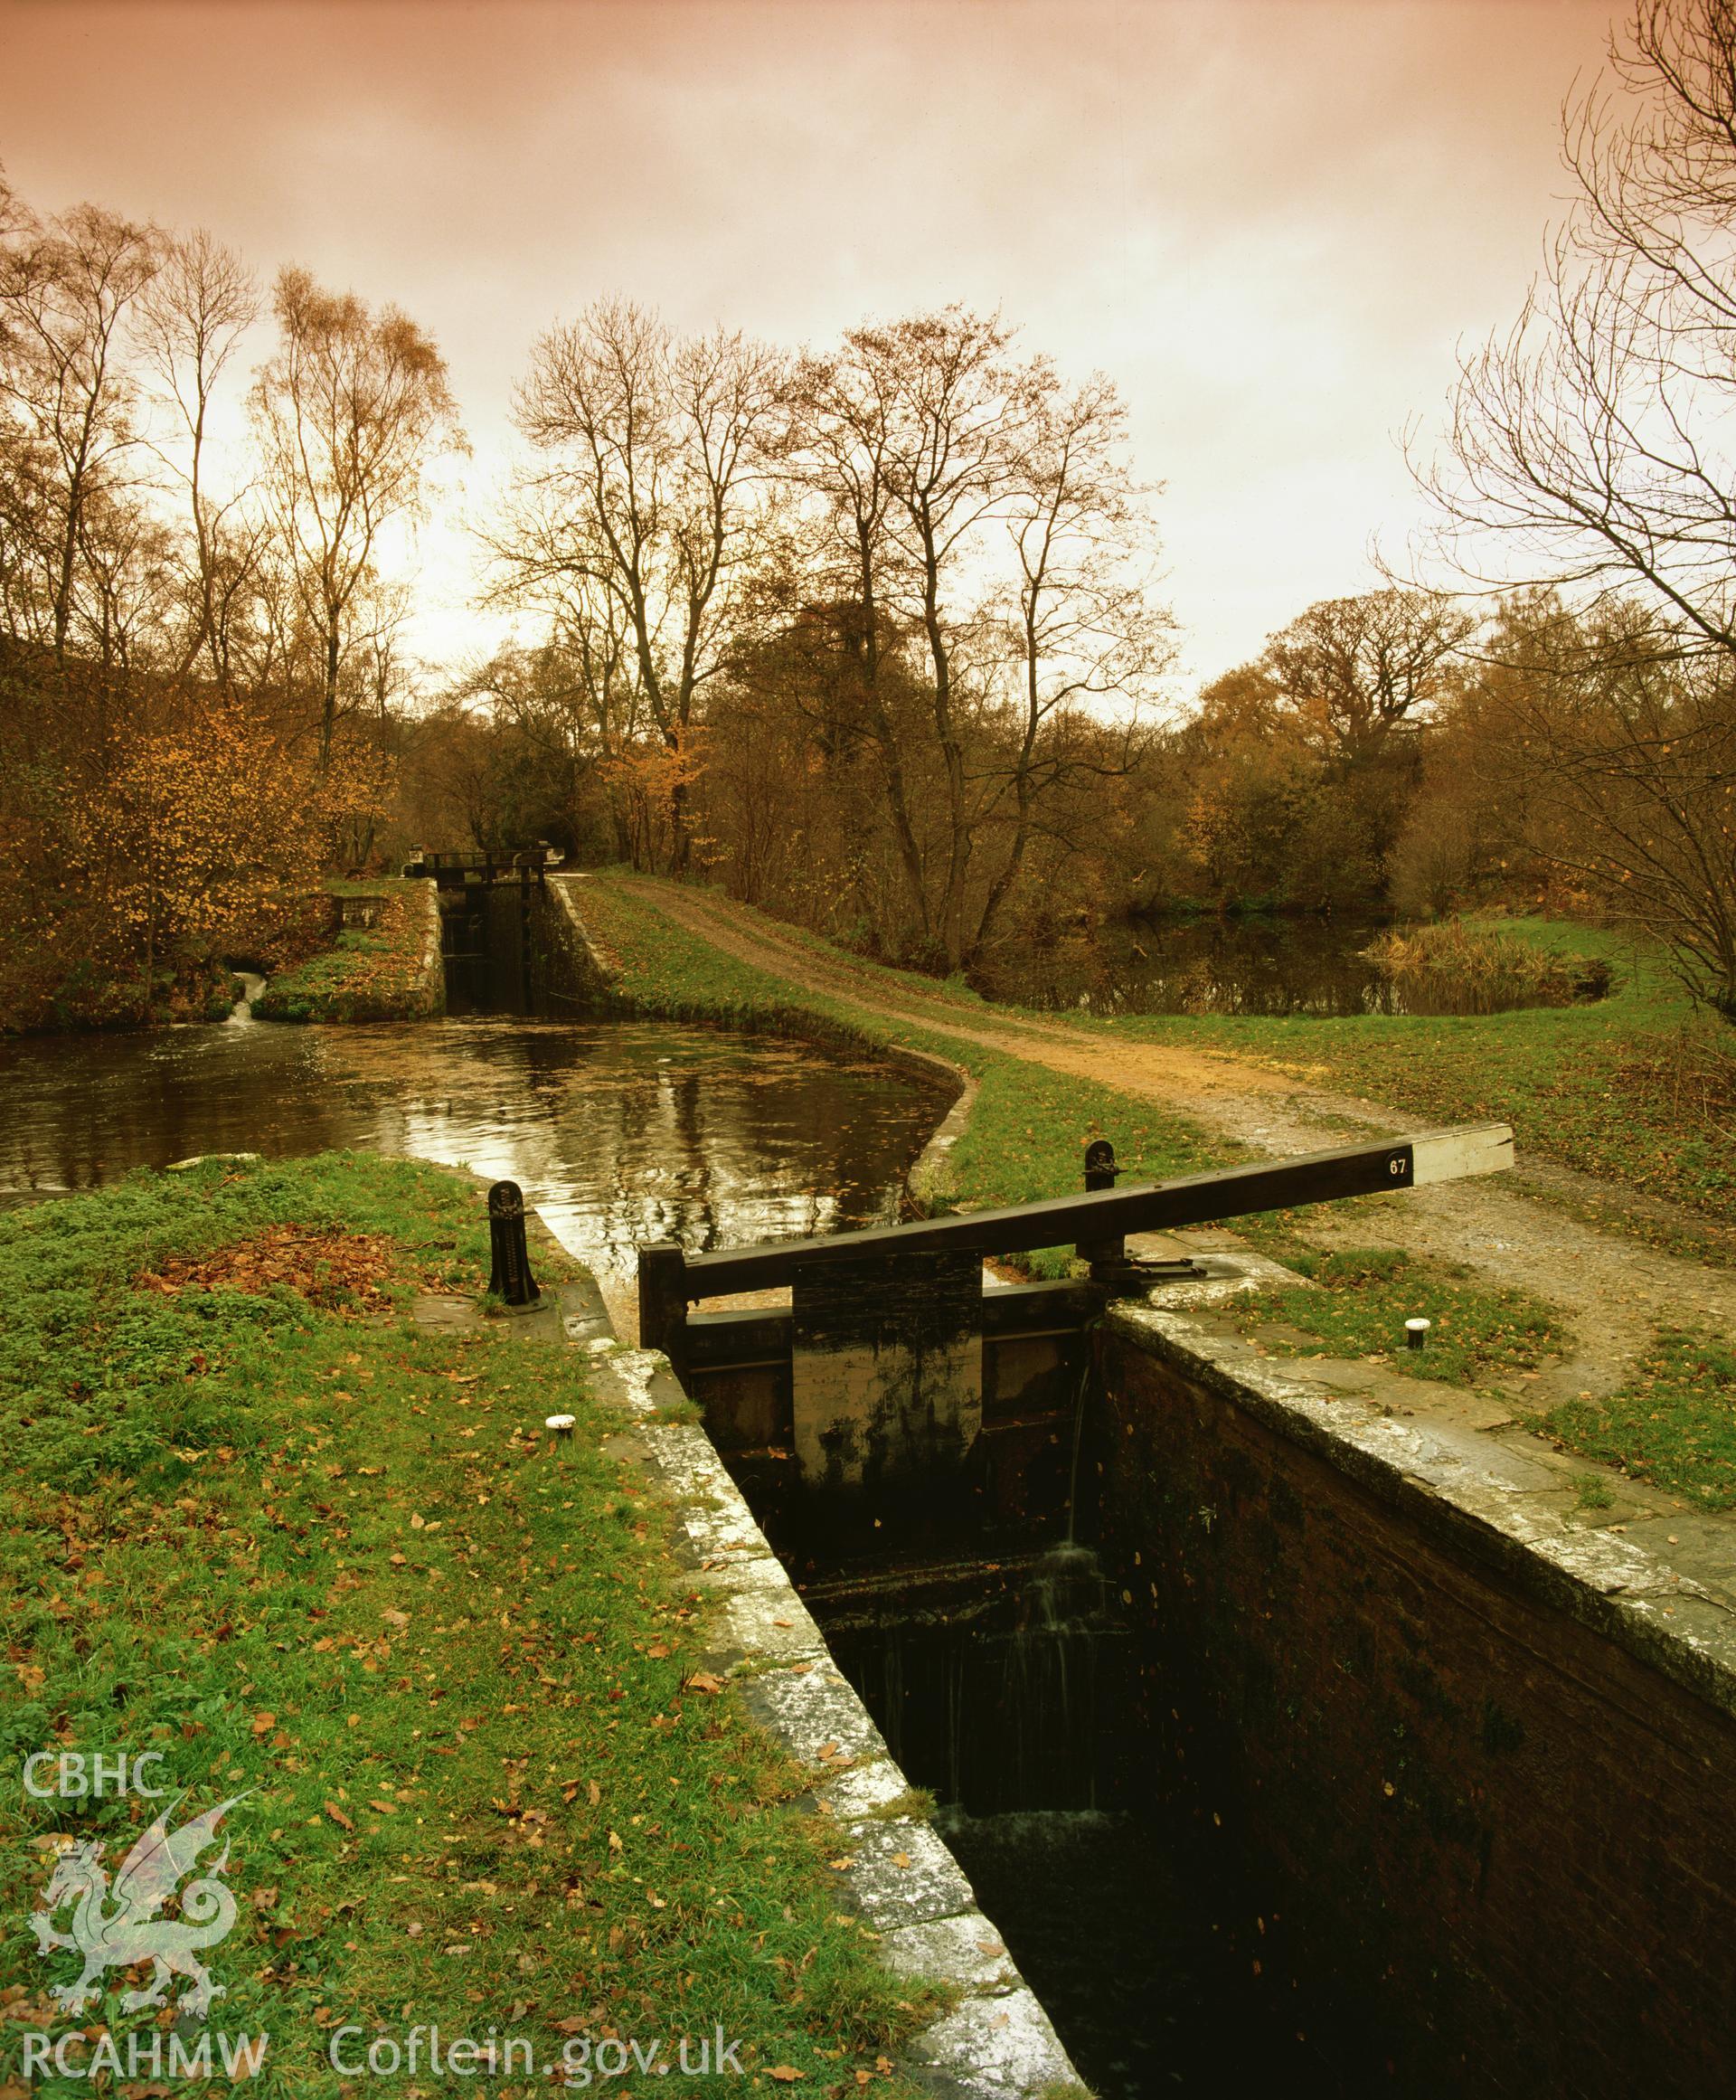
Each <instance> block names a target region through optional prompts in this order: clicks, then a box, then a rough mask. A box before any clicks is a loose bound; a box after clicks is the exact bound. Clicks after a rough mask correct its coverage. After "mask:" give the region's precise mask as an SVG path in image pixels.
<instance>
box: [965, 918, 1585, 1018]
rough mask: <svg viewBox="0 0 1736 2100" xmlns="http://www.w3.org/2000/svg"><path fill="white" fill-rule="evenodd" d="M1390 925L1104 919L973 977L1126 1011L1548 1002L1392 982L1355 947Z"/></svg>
mask: <svg viewBox="0 0 1736 2100" xmlns="http://www.w3.org/2000/svg"><path fill="white" fill-rule="evenodd" d="M1388 931H1390V922H1388V921H1385V920H1375V919H1362V918H1320V917H1317V916H1313V915H1308V914H1299V915H1297V916H1296V917H1285V918H1279V917H1277V916H1270V915H1258V914H1250V915H1248V916H1245V917H1241V918H1226V919H1179V918H1178V919H1141V920H1122V921H1110V922H1105V923H1104V924H1102V925H1100V926H1098V927H1095V928H1091V929H1089V930H1085V929H1081V931H1080V932H1079V933H1078V934H1076V935H1071V936H1063V937H1062V938H1061V939H1060V940H1057V941H1054V942H1052V944H1050V945H1049V946H1047V947H1044V948H1042V949H1025V950H1023V951H1017V952H1013V953H1007V954H1004V955H1000V956H997V957H995V959H994V960H993V961H992V962H989V963H987V964H985V965H984V966H983V968H982V970H980V971H978V972H977V973H976V974H975V975H974V976H973V979H972V981H973V983H974V984H975V985H976V987H977V989H978V990H979V991H981V992H983V993H985V994H986V996H987V997H989V998H998V999H1009V1000H1013V1001H1015V1002H1016V1003H1017V1004H1019V1005H1021V1006H1027V1007H1051V1008H1060V1007H1089V1008H1090V1009H1091V1010H1092V1011H1094V1012H1099V1013H1128V1014H1250V1015H1286V1014H1295V1015H1313V1016H1315V1017H1332V1016H1336V1015H1345V1014H1417V1015H1425V1014H1465V1013H1495V1012H1505V1011H1507V1010H1509V1009H1510V1008H1513V1007H1524V1006H1534V1005H1542V1004H1546V1003H1549V1002H1548V1001H1547V1000H1546V999H1544V998H1543V997H1541V996H1533V995H1529V994H1527V993H1525V992H1524V991H1523V990H1521V989H1518V988H1516V987H1515V988H1513V989H1511V990H1510V991H1509V992H1506V993H1505V994H1503V995H1501V996H1497V997H1495V998H1490V997H1489V988H1488V987H1486V986H1484V985H1469V984H1467V983H1465V982H1462V981H1459V980H1457V979H1452V978H1450V977H1446V976H1442V975H1439V974H1436V975H1434V976H1432V977H1431V978H1429V979H1423V980H1418V979H1411V980H1408V981H1406V982H1404V983H1402V984H1401V983H1395V982H1394V980H1393V979H1392V978H1391V977H1389V976H1388V975H1387V974H1386V973H1385V972H1384V971H1382V970H1381V969H1380V968H1379V967H1378V966H1377V965H1376V964H1375V963H1373V962H1372V961H1370V960H1368V958H1367V957H1366V956H1365V955H1364V954H1363V952H1362V951H1363V950H1364V949H1365V948H1367V947H1368V945H1369V943H1370V942H1371V941H1373V940H1374V939H1376V938H1377V936H1378V935H1380V934H1381V933H1382V932H1388Z"/></svg>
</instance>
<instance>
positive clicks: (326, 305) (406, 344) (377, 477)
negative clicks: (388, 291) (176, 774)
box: [252, 270, 464, 761]
mask: <svg viewBox="0 0 1736 2100" xmlns="http://www.w3.org/2000/svg"><path fill="white" fill-rule="evenodd" d="M272 306H273V311H274V313H275V315H276V317H277V323H278V349H277V351H276V353H275V355H273V356H272V357H271V358H270V359H269V362H268V363H267V364H265V365H264V366H263V368H262V369H261V370H260V372H259V377H258V379H257V381H256V382H255V384H254V389H253V397H252V398H253V411H254V422H255V428H256V430H257V432H258V436H259V445H260V449H261V452H262V454H263V459H264V473H265V486H266V489H267V492H268V499H269V503H270V505H271V508H272V514H273V520H274V524H275V526H276V530H277V534H278V538H279V540H280V542H281V544H282V546H283V548H284V549H285V552H286V554H287V557H288V564H289V568H290V572H291V574H292V576H293V579H294V582H295V585H296V590H297V597H298V600H299V602H300V608H301V611H302V614H303V617H304V618H305V620H306V621H307V626H308V628H309V629H310V630H311V633H312V636H313V638H314V639H315V643H316V648H317V650H318V655H319V729H318V736H319V752H320V757H321V760H322V761H326V760H328V759H329V758H330V755H331V749H332V740H333V736H334V733H335V729H336V725H337V722H338V719H339V715H340V714H341V712H342V711H343V702H342V695H343V692H344V662H345V653H346V649H347V648H348V647H349V644H350V642H351V639H352V631H353V621H354V616H355V615H356V613H357V612H358V610H359V609H360V608H361V607H362V605H363V603H364V602H365V601H366V599H367V596H368V593H369V592H370V591H373V590H374V589H375V588H376V587H377V585H378V584H379V582H380V580H381V560H382V553H383V551H384V543H385V540H386V536H387V534H388V533H389V531H390V530H391V528H392V526H394V525H398V524H401V523H411V524H413V523H414V522H415V521H416V520H418V519H419V518H420V516H422V515H423V512H424V509H425V506H426V497H427V486H428V478H429V470H430V468H432V465H433V463H434V461H435V459H437V458H438V457H439V455H440V454H441V453H443V452H450V451H456V450H460V449H463V446H464V436H463V432H462V430H460V428H459V425H458V410H457V406H456V404H455V402H454V401H453V399H452V395H451V392H450V390H449V388H448V383H447V370H446V361H445V359H444V358H442V356H441V355H440V354H439V350H438V349H437V348H436V347H435V345H434V343H433V341H432V339H431V338H430V337H429V336H427V335H425V334H424V333H423V332H422V330H421V329H420V328H419V327H418V326H417V325H416V324H415V323H414V322H413V321H412V320H410V318H409V317H408V316H407V315H405V314H402V313H401V312H400V311H399V310H398V309H397V307H390V306H389V307H382V308H381V309H380V310H379V311H378V312H377V313H372V312H370V311H369V309H368V307H366V306H365V305H364V304H363V301H362V300H360V299H359V298H356V297H355V296H354V293H335V292H327V291H323V290H321V289H320V288H319V287H318V286H317V285H316V283H315V282H314V280H313V279H312V278H311V277H310V276H309V275H308V273H307V271H306V270H282V271H280V272H279V273H278V282H277V289H276V292H275V295H274V298H273V301H272Z"/></svg>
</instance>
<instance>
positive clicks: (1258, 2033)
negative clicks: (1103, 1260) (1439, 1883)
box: [726, 1338, 1386, 2100]
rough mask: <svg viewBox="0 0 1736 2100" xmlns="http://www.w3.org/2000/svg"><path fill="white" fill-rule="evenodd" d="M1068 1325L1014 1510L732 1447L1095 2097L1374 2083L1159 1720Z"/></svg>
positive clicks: (1156, 1658)
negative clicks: (847, 1477) (1061, 1376)
mask: <svg viewBox="0 0 1736 2100" xmlns="http://www.w3.org/2000/svg"><path fill="white" fill-rule="evenodd" d="M1085 1342H1086V1338H1079V1342H1078V1344H1077V1345H1076V1346H1075V1348H1073V1349H1072V1350H1070V1352H1069V1356H1070V1358H1071V1361H1070V1362H1069V1364H1068V1366H1067V1369H1068V1372H1069V1374H1070V1375H1069V1376H1067V1377H1066V1379H1065V1381H1064V1386H1063V1387H1062V1391H1061V1394H1058V1395H1056V1397H1057V1398H1058V1399H1060V1400H1061V1405H1060V1406H1058V1407H1056V1408H1054V1409H1053V1410H1052V1412H1051V1413H1050V1414H1049V1415H1048V1417H1047V1420H1046V1424H1045V1425H1044V1429H1043V1434H1042V1436H1041V1438H1040V1439H1037V1440H1034V1441H1033V1442H1032V1443H1031V1445H1030V1450H1031V1457H1032V1459H1033V1461H1035V1462H1032V1463H1030V1464H1028V1465H1025V1466H1023V1467H1022V1468H1021V1474H1022V1478H1023V1480H1024V1485H1025V1488H1026V1490H1028V1491H1027V1492H1026V1493H1024V1495H1022V1496H1021V1497H1020V1498H1018V1499H1017V1507H1016V1511H1015V1513H1014V1514H1013V1515H1011V1517H1010V1518H1009V1513H1008V1505H1007V1502H1006V1499H1005V1496H1003V1497H1002V1498H1001V1499H1000V1503H999V1509H998V1514H997V1513H996V1500H995V1496H994V1494H992V1493H991V1494H987V1495H985V1494H982V1493H980V1492H970V1491H968V1490H967V1491H965V1492H961V1493H958V1494H957V1495H955V1496H954V1497H953V1498H952V1499H951V1503H950V1506H949V1507H948V1505H947V1504H945V1503H937V1502H936V1501H934V1500H933V1499H928V1500H926V1501H925V1502H924V1504H923V1505H922V1506H921V1507H920V1509H918V1508H917V1507H915V1505H914V1504H913V1503H912V1502H911V1501H910V1499H908V1498H888V1499H887V1504H886V1507H885V1508H884V1509H883V1510H882V1512H881V1514H880V1515H879V1516H878V1517H877V1518H876V1517H873V1516H870V1515H869V1514H868V1513H867V1512H866V1510H865V1508H864V1509H863V1510H858V1511H854V1512H849V1513H845V1512H842V1511H841V1510H840V1509H838V1507H837V1505H836V1504H835V1502H833V1501H832V1499H830V1498H827V1497H824V1496H812V1497H810V1496H807V1495H806V1494H804V1493H803V1491H802V1490H800V1489H799V1488H798V1487H797V1485H796V1484H795V1483H794V1482H793V1480H791V1478H790V1475H789V1473H788V1470H787V1469H784V1468H781V1467H777V1466H773V1467H771V1468H767V1466H766V1465H765V1464H764V1462H763V1460H761V1461H760V1462H759V1463H756V1462H755V1456H754V1454H750V1453H747V1452H736V1453H730V1454H726V1455H728V1456H730V1457H731V1461H732V1463H733V1465H734V1468H735V1471H736V1472H737V1477H738V1479H740V1480H741V1484H742V1485H743V1487H744V1490H746V1491H747V1492H748V1494H749V1496H750V1500H752V1501H753V1502H754V1503H755V1506H756V1509H757V1511H758V1513H759V1514H760V1517H761V1519H762V1521H763V1522H764V1523H765V1525H766V1528H767V1530H768V1532H769V1536H770V1537H771V1539H772V1542H773V1544H774V1546H776V1547H778V1550H779V1551H780V1553H781V1554H782V1555H783V1556H784V1558H785V1560H786V1562H787V1564H788V1566H789V1567H790V1569H791V1573H792V1575H794V1577H795V1579H796V1581H797V1586H798V1588H799V1589H800V1590H801V1592H802V1594H803V1597H804V1601H805V1602H806V1603H807V1605H808V1607H809V1609H810V1610H811V1611H812V1612H813V1613H814V1615H815V1617H816V1621H817V1622H819V1624H820V1626H821V1628H822V1630H823V1631H824V1632H825V1634H826V1641H827V1643H828V1645H829V1646H830V1648H831V1651H832V1653H833V1654H834V1656H835V1658H836V1659H837V1661H838V1663H839V1666H840V1667H841V1669H842V1670H844V1674H845V1675H846V1676H847V1677H848V1678H849V1679H850V1681H851V1682H852V1684H853V1685H854V1687H855V1689H856V1690H857V1691H858V1693H859V1694H860V1695H861V1697H862V1698H863V1703H864V1704H865V1705H866V1706H867V1707H868V1709H869V1711H870V1713H871V1714H872V1715H873V1718H874V1720H875V1722H876V1724H877V1725H878V1726H879V1727H880V1729H881V1732H882V1735H883V1736H885V1738H886V1740H887V1744H888V1746H889V1748H890V1749H891V1750H892V1754H893V1755H894V1756H895V1757H896V1758H897V1759H898V1760H899V1762H900V1764H901V1765H902V1767H903V1769H904V1772H905V1774H907V1776H908V1777H909V1779H910V1782H911V1783H912V1784H913V1785H916V1786H919V1787H921V1788H925V1789H927V1790H928V1791H929V1793H932V1795H933V1796H934V1798H935V1801H936V1803H937V1811H936V1826H937V1828H938V1829H939V1831H940V1833H941V1835H942V1836H943V1837H944V1838H945V1839H946V1840H947V1842H948V1845H949V1846H950V1848H951V1849H952V1850H953V1852H954V1854H955V1856H956V1857H957V1858H958V1861H959V1863H960V1865H961V1866H962V1867H963V1868H964V1870H965V1872H966V1874H967V1877H968V1878H969V1879H970V1881H971V1883H972V1885H973V1887H975V1889H976V1891H977V1898H978V1901H979V1903H980V1905H981V1906H982V1909H983V1910H984V1912H985V1913H986V1916H988V1917H989V1918H991V1919H992V1920H993V1921H994V1923H995V1927H996V1929H997V1930H998V1931H999V1932H1000V1933H1001V1934H1003V1935H1004V1936H1005V1942H1006V1944H1007V1946H1008V1949H1009V1951H1010V1953H1012V1956H1013V1958H1014V1961H1015V1962H1016V1963H1018V1965H1019V1967H1020V1969H1021V1971H1022V1972H1024V1976H1025V1978H1026V1981H1027V1982H1029V1983H1030V1984H1031V1985H1032V1987H1033V1990H1034V1991H1036V1992H1037V1994H1038V1996H1039V1997H1040V1998H1041V1999H1042V2001H1043V2004H1044V2006H1045V2007H1046V2009H1047V2010H1048V2011H1049V2014H1050V2016H1051V2018H1052V2020H1053V2021H1054V2023H1055V2026H1056V2029H1057V2031H1058V2032H1059V2033H1060V2035H1061V2039H1062V2041H1063V2042H1064V2043H1065V2044H1066V2046H1067V2048H1068V2049H1069V2051H1070V2053H1071V2056H1072V2057H1073V2059H1074V2062H1075V2063H1076V2065H1077V2066H1078V2067H1079V2069H1080V2073H1081V2074H1082V2075H1083V2076H1084V2077H1085V2078H1086V2079H1087V2080H1088V2082H1089V2083H1090V2086H1091V2087H1092V2088H1093V2090H1094V2091H1095V2092H1096V2093H1097V2094H1099V2095H1101V2100H1143V2096H1146V2095H1156V2094H1171V2093H1175V2092H1178V2091H1179V2092H1196V2093H1202V2094H1207V2093H1209V2094H1212V2095H1218V2096H1220V2100H1222V2096H1227V2095H1240V2094H1241V2093H1244V2092H1245V2093H1253V2092H1255V2091H1260V2092H1264V2091H1267V2090H1269V2089H1270V2088H1271V2087H1272V2086H1274V2084H1275V2083H1276V2082H1278V2081H1280V2080H1281V2081H1283V2083H1284V2085H1285V2086H1286V2087H1287V2088H1288V2089H1290V2090H1305V2091H1307V2092H1308V2093H1310V2094H1316V2093H1317V2094H1322V2095H1335V2094H1336V2095H1352V2094H1360V2093H1362V2092H1363V2091H1365V2090H1376V2089H1382V2088H1384V2087H1385V2086H1386V2081H1385V2079H1384V2078H1383V2077H1377V2076H1376V2075H1375V2073H1374V2071H1373V2067H1372V2066H1371V2065H1370V2064H1369V2061H1368V2058H1369V2055H1370V2051H1369V2049H1368V2048H1367V2047H1366V2045H1363V2046H1354V2045H1353V2046H1351V2047H1348V2048H1347V2046H1346V2043H1345V2040H1344V2036H1343V2034H1342V2033H1339V2032H1337V2031H1336V2029H1337V2026H1338V2024H1339V2023H1337V2022H1335V2020H1332V2019H1331V2017H1330V2015H1329V2011H1328V2009H1327V2008H1326V2007H1325V2006H1324V2005H1322V2004H1321V2003H1319V2002H1318V2001H1317V1999H1316V1998H1310V1997H1308V1996H1307V1993H1305V1991H1303V1990H1302V1989H1301V1988H1300V1987H1299V1986H1298V1985H1297V1984H1295V1983H1293V1982H1292V1980H1291V1979H1290V1978H1289V1977H1288V1976H1287V1975H1284V1974H1282V1973H1281V1963H1278V1962H1277V1961H1275V1960H1274V1956H1275V1954H1276V1953H1277V1951H1278V1938H1277V1933H1276V1928H1277V1926H1278V1923H1279V1922H1280V1921H1278V1920H1275V1919H1267V1918H1262V1917H1260V1916H1259V1915H1258V1912H1257V1908H1256V1906H1255V1902H1254V1898H1253V1897H1252V1895H1251V1893H1250V1885H1249V1884H1248V1883H1247V1882H1246V1881H1245V1880H1244V1878H1243V1877H1242V1876H1241V1873H1240V1872H1239V1871H1238V1868H1237V1864H1236V1861H1235V1859H1234V1858H1233V1845H1234V1834H1233V1829H1232V1828H1226V1821H1225V1819H1223V1818H1222V1817H1221V1816H1219V1814H1218V1813H1217V1809H1216V1806H1215V1804H1214V1803H1213V1802H1212V1799H1211V1788H1210V1773H1209V1772H1205V1773H1200V1772H1184V1769H1183V1765H1184V1761H1183V1760H1177V1759H1175V1753H1174V1745H1173V1742H1172V1741H1171V1734H1172V1731H1171V1730H1170V1729H1169V1728H1167V1727H1165V1726H1160V1721H1161V1720H1162V1718H1163V1716H1164V1714H1165V1709H1164V1708H1163V1705H1162V1701H1163V1693H1164V1686H1165V1663H1164V1654H1163V1641H1162V1638H1161V1630H1160V1629H1156V1628H1154V1627H1153V1626H1152V1625H1151V1624H1150V1623H1149V1622H1148V1621H1146V1619H1145V1618H1144V1617H1143V1616H1142V1615H1141V1613H1139V1612H1138V1611H1137V1609H1129V1606H1130V1605H1131V1604H1132V1603H1133V1595H1132V1591H1131V1590H1130V1589H1128V1588H1126V1587H1124V1586H1123V1584H1124V1578H1125V1581H1127V1582H1136V1581H1137V1579H1138V1578H1137V1575H1135V1574H1134V1573H1133V1572H1132V1571H1131V1570H1127V1571H1123V1570H1120V1569H1118V1568H1112V1567H1110V1566H1108V1565H1106V1563H1105V1562H1104V1561H1103V1560H1102V1559H1100V1558H1099V1549H1098V1543H1097V1531H1096V1509H1095V1499H1096V1498H1095V1494H1094V1491H1093V1490H1094V1484H1095V1481H1096V1480H1097V1478H1098V1477H1099V1474H1100V1471H1101V1467H1100V1465H1099V1462H1098V1460H1097V1457H1096V1454H1095V1453H1094V1451H1093V1441H1092V1433H1091V1426H1092V1425H1091V1420H1090V1417H1091V1414H1092V1402H1093V1396H1094V1395H1093V1390H1092V1385H1091V1381H1090V1375H1089V1370H1088V1365H1089V1357H1088V1356H1087V1350H1086V1347H1085V1346H1084V1345H1085ZM771 1455H772V1456H773V1457H774V1458H775V1457H776V1456H777V1454H775V1453H774V1454H771ZM1033 1483H1034V1487H1033ZM1165 1760H1168V1761H1169V1768H1168V1769H1167V1770H1166V1769H1165ZM1329 2029H1332V2030H1333V2031H1331V2032H1330V2033H1329V2031H1328V2030H1329ZM1358 2057H1360V2058H1362V2059H1363V2061H1362V2062H1361V2063H1360V2064H1359V2063H1358V2062H1356V2061H1355V2059H1356V2058H1358Z"/></svg>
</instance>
